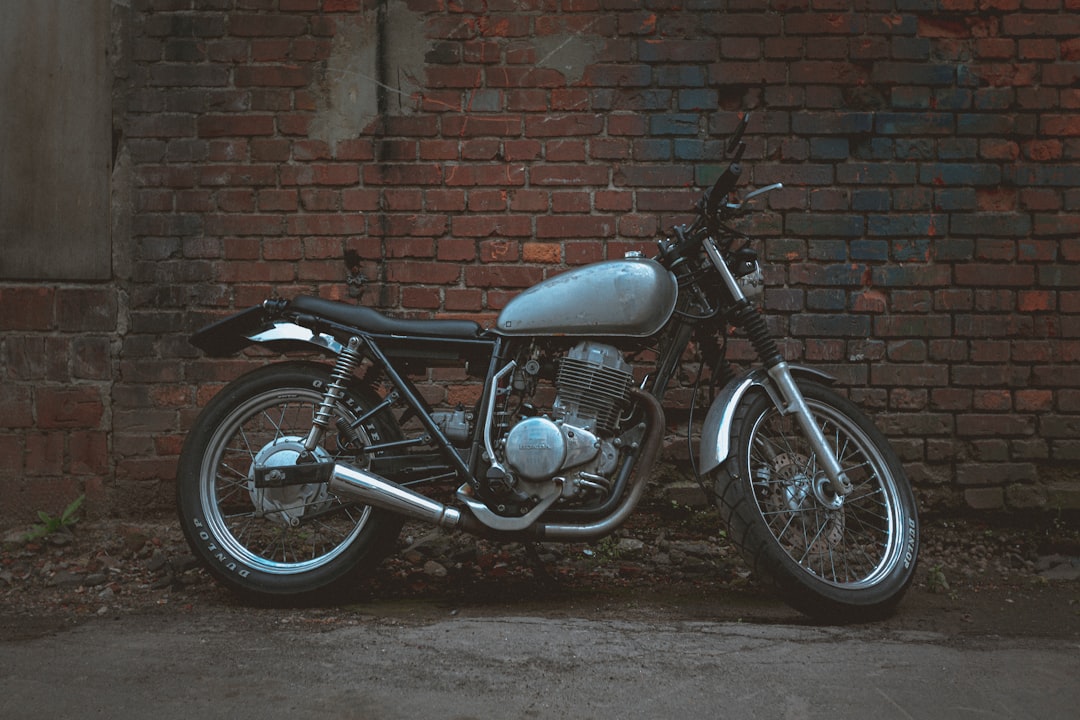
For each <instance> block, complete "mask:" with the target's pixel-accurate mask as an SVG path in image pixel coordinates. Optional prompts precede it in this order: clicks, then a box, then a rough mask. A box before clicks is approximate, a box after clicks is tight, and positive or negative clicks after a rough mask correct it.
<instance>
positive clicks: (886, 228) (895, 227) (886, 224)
mask: <svg viewBox="0 0 1080 720" xmlns="http://www.w3.org/2000/svg"><path fill="white" fill-rule="evenodd" d="M866 229H867V232H868V233H869V234H870V235H903V236H913V235H914V236H923V235H926V234H927V233H929V232H930V218H929V217H927V216H926V215H872V216H869V218H868V219H867V223H866Z"/></svg>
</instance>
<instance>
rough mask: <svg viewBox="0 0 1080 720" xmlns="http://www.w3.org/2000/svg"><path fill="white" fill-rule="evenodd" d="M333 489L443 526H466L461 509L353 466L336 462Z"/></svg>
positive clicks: (365, 501) (362, 500)
mask: <svg viewBox="0 0 1080 720" xmlns="http://www.w3.org/2000/svg"><path fill="white" fill-rule="evenodd" d="M329 489H330V492H332V493H334V494H336V495H339V496H343V497H346V498H348V499H349V500H356V501H357V502H362V503H364V504H365V505H372V506H374V507H377V508H382V509H383V510H389V511H390V512H395V513H397V514H399V515H404V516H406V517H409V518H412V519H413V520H420V521H422V522H426V523H430V524H432V525H438V526H439V527H444V528H450V529H454V528H459V527H461V526H462V525H463V522H462V517H461V513H460V512H459V511H458V510H456V509H454V508H452V507H447V506H446V505H443V504H442V503H441V502H436V501H435V500H432V499H431V498H427V497H424V496H423V495H421V494H420V493H416V492H413V491H412V490H409V489H408V488H405V487H402V486H401V485H398V484H397V483H394V482H391V481H389V480H387V479H385V478H382V477H379V476H378V475H375V474H373V473H369V472H367V471H365V470H360V469H359V468H355V467H353V466H351V465H343V464H341V463H337V464H335V465H334V470H333V472H332V473H331V475H330V482H329Z"/></svg>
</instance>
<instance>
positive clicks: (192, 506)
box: [176, 363, 402, 600]
mask: <svg viewBox="0 0 1080 720" xmlns="http://www.w3.org/2000/svg"><path fill="white" fill-rule="evenodd" d="M329 383H330V376H329V372H328V371H327V368H325V367H323V366H321V365H316V364H311V363H284V364H279V365H269V366H266V367H263V368H260V369H258V370H255V371H253V372H250V373H248V374H247V375H244V376H243V377H241V378H239V379H237V380H235V381H234V382H232V383H230V384H229V385H227V386H226V387H225V388H224V389H222V390H221V392H219V393H218V394H217V395H216V396H214V398H213V399H212V400H211V401H210V402H209V403H208V404H207V406H206V408H205V409H204V410H203V411H202V413H201V414H200V415H199V417H198V419H197V420H196V422H195V425H194V427H193V428H192V429H191V432H190V433H189V434H188V437H187V440H186V442H185V443H184V448H183V451H182V452H181V454H180V462H179V464H178V467H177V477H176V482H177V489H176V490H177V506H178V511H179V514H180V521H181V523H182V526H183V529H184V534H185V536H186V537H187V540H188V543H189V544H190V545H191V548H192V550H193V551H194V552H195V554H196V556H198V557H199V558H200V559H201V560H202V561H203V562H204V564H205V565H206V567H207V568H208V569H209V571H210V573H211V574H212V575H214V576H215V577H216V578H217V579H218V580H219V581H221V582H222V583H224V584H225V585H227V586H228V587H230V588H231V589H233V590H235V591H237V592H239V593H241V594H243V595H247V596H250V597H253V598H257V599H263V600H267V599H272V598H285V597H288V598H294V599H295V598H299V597H302V596H311V595H312V594H313V593H315V592H317V591H321V592H325V591H326V590H328V589H331V588H335V587H338V586H340V585H343V584H344V583H345V582H347V581H348V580H349V579H350V578H351V577H352V576H354V575H355V574H357V573H358V572H359V571H362V570H363V569H369V568H371V567H372V566H373V565H374V564H375V563H376V562H377V561H378V560H380V559H381V558H382V557H383V556H384V555H385V554H386V553H387V552H389V551H390V550H391V549H393V547H394V540H395V538H396V537H397V534H398V532H399V530H400V528H401V522H402V521H401V518H399V517H397V516H395V515H393V514H391V513H387V512H385V511H381V510H378V509H376V508H372V507H369V506H366V505H359V504H356V503H353V502H350V501H347V500H344V501H343V500H342V499H341V498H338V497H336V496H335V495H334V494H332V493H331V492H329V490H328V488H327V484H326V483H320V482H309V483H306V484H294V485H285V486H280V487H259V486H257V485H256V482H255V479H256V474H255V469H256V468H257V467H263V468H265V467H283V466H289V465H295V464H297V462H298V461H301V460H302V457H304V456H303V453H304V452H305V446H304V442H305V440H306V439H307V437H308V435H309V433H310V431H311V428H312V421H313V418H314V417H315V411H316V409H317V408H318V406H319V403H320V401H321V400H322V398H323V395H324V393H325V391H326V388H327V385H328V384H329ZM376 402H377V400H376V399H375V398H373V397H371V396H369V395H368V394H367V393H364V392H361V391H360V390H358V389H357V388H349V389H347V391H346V393H345V396H344V397H343V398H342V399H341V400H340V401H339V402H338V403H337V404H336V406H335V408H334V417H333V418H332V420H331V423H330V427H329V429H328V431H327V432H326V433H324V435H323V441H322V442H321V444H320V445H319V446H318V447H316V448H315V450H314V451H313V453H312V455H314V458H313V459H314V460H315V461H317V462H330V461H337V460H339V459H340V460H343V461H346V462H349V463H351V464H354V465H359V466H361V467H362V466H363V464H364V463H363V457H364V456H363V455H362V454H360V453H359V449H360V448H361V447H362V446H366V445H371V444H376V443H381V442H386V441H393V440H399V439H400V438H401V431H400V428H398V427H397V425H396V423H393V422H391V421H389V420H388V419H386V418H385V417H384V416H381V415H376V416H375V417H374V418H371V419H367V420H365V421H363V422H360V423H357V422H356V421H357V419H358V418H361V417H362V416H363V415H365V414H366V411H367V410H370V409H371V408H372V407H374V405H375V404H376Z"/></svg>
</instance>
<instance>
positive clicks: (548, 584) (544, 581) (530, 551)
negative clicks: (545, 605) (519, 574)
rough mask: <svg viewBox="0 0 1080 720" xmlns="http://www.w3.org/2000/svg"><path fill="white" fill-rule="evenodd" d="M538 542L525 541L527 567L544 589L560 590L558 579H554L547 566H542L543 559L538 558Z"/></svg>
mask: <svg viewBox="0 0 1080 720" xmlns="http://www.w3.org/2000/svg"><path fill="white" fill-rule="evenodd" d="M539 548H540V543H535V542H530V543H525V558H526V559H527V560H528V562H529V567H530V568H532V571H533V576H534V577H535V578H536V580H537V581H538V582H539V583H540V585H541V586H542V587H543V588H544V589H545V590H548V591H549V592H550V591H554V592H562V589H563V588H562V586H561V585H560V584H559V581H558V580H556V579H555V578H554V577H553V576H552V575H551V573H549V572H548V570H547V568H546V567H544V561H543V560H541V559H540V550H539Z"/></svg>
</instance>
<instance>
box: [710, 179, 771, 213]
mask: <svg viewBox="0 0 1080 720" xmlns="http://www.w3.org/2000/svg"><path fill="white" fill-rule="evenodd" d="M783 187H784V183H773V184H772V185H766V186H765V187H761V188H758V189H757V190H752V191H750V192H748V193H746V197H744V198H743V199H742V200H741V201H740V202H737V203H727V204H725V206H724V208H725V209H726V210H727V211H728V212H738V211H739V210H742V209H743V206H744V205H746V203H748V202H750V201H751V200H753V199H754V198H756V197H757V196H758V195H764V194H765V193H767V192H772V191H773V190H780V189H781V188H783Z"/></svg>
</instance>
